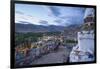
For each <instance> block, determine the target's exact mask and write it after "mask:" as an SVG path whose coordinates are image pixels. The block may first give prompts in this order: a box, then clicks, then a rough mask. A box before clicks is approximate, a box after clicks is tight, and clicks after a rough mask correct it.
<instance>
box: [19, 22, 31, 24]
mask: <svg viewBox="0 0 100 69" xmlns="http://www.w3.org/2000/svg"><path fill="white" fill-rule="evenodd" d="M19 23H23V24H32V23H30V22H27V21H19Z"/></svg>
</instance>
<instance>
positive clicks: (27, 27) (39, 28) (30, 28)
mask: <svg viewBox="0 0 100 69" xmlns="http://www.w3.org/2000/svg"><path fill="white" fill-rule="evenodd" d="M79 28H80V27H79V25H70V26H68V27H64V26H56V25H49V26H43V25H34V24H21V23H15V32H23V33H27V32H56V31H58V32H61V31H63V30H65V29H67V30H69V31H71V29H74V30H75V29H76V30H78V29H79Z"/></svg>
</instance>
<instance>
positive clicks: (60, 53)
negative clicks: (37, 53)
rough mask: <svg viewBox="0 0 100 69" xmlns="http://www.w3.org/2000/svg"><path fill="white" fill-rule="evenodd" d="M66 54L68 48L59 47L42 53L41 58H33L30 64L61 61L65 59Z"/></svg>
mask: <svg viewBox="0 0 100 69" xmlns="http://www.w3.org/2000/svg"><path fill="white" fill-rule="evenodd" d="M68 54H69V50H68V49H67V48H65V47H60V48H59V49H58V50H57V51H54V52H51V53H49V54H46V55H43V56H42V57H41V58H39V59H37V60H35V61H34V62H32V63H31V64H32V65H35V64H51V63H63V62H64V61H65V60H66V59H67V57H68ZM64 55H65V56H64Z"/></svg>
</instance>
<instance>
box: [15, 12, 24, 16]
mask: <svg viewBox="0 0 100 69" xmlns="http://www.w3.org/2000/svg"><path fill="white" fill-rule="evenodd" d="M15 13H17V14H22V15H24V13H23V12H21V11H16V12H15Z"/></svg>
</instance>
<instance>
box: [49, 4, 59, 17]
mask: <svg viewBox="0 0 100 69" xmlns="http://www.w3.org/2000/svg"><path fill="white" fill-rule="evenodd" d="M49 9H50V11H51V12H52V14H53V15H54V16H59V15H60V14H61V13H60V9H59V8H58V7H54V6H53V7H52V6H50V7H49Z"/></svg>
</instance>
